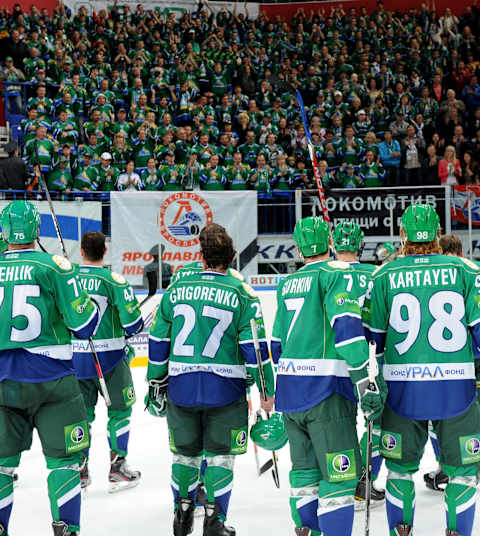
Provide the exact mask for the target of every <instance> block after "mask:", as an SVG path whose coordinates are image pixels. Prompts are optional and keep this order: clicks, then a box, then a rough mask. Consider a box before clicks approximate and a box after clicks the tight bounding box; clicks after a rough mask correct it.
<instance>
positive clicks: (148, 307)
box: [128, 288, 277, 367]
mask: <svg viewBox="0 0 480 536" xmlns="http://www.w3.org/2000/svg"><path fill="white" fill-rule="evenodd" d="M256 292H257V294H258V296H259V297H260V301H261V303H262V311H263V318H264V321H265V330H266V332H267V337H270V335H271V333H272V326H273V319H274V318H275V312H276V310H277V301H276V298H275V294H276V291H275V290H274V289H273V288H272V289H256ZM162 295H163V293H160V292H159V293H157V294H156V296H154V297H153V298H151V299H150V300H149V301H148V302H147V303H146V304H145V305H144V306H142V314H143V318H144V320H145V324H146V325H147V326H149V325H150V324H151V318H152V314H153V313H154V312H155V311H156V308H157V306H158V304H159V303H160V300H161V299H162ZM144 298H145V293H137V299H138V301H139V302H141V301H142V299H144ZM128 342H129V343H130V344H131V345H132V346H133V348H134V349H135V358H134V360H133V361H132V363H131V366H132V367H145V366H146V365H147V361H148V329H145V330H144V331H142V332H141V333H139V334H138V335H135V336H134V337H132V338H131V339H129V341H128Z"/></svg>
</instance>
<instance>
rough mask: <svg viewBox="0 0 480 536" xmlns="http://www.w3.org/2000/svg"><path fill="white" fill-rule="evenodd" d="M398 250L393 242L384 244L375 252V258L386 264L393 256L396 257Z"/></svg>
mask: <svg viewBox="0 0 480 536" xmlns="http://www.w3.org/2000/svg"><path fill="white" fill-rule="evenodd" d="M396 251H397V248H396V247H395V244H394V243H393V242H384V243H383V244H380V245H379V246H378V248H377V249H376V251H375V256H376V257H377V259H378V260H379V261H380V262H384V261H385V260H387V259H389V258H390V257H391V256H392V255H395V253H396Z"/></svg>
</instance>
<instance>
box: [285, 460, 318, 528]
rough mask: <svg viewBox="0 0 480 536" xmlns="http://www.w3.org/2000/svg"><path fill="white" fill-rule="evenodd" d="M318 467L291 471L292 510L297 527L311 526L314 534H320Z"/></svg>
mask: <svg viewBox="0 0 480 536" xmlns="http://www.w3.org/2000/svg"><path fill="white" fill-rule="evenodd" d="M320 479H321V474H320V471H319V470H318V469H304V470H299V471H290V488H291V495H290V511H291V512H292V519H293V522H294V523H295V526H296V527H310V529H311V530H312V536H317V535H318V536H319V535H320V527H319V525H318V515H317V510H318V485H319V483H320Z"/></svg>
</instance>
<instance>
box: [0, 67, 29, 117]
mask: <svg viewBox="0 0 480 536" xmlns="http://www.w3.org/2000/svg"><path fill="white" fill-rule="evenodd" d="M0 79H2V80H5V81H6V82H16V81H19V82H23V81H24V80H25V75H24V74H23V72H22V71H21V70H20V69H17V68H16V67H15V65H14V64H13V58H12V57H11V56H7V57H6V58H5V63H4V65H3V67H2V68H1V70H0ZM6 89H8V91H9V93H16V95H12V96H10V97H9V98H8V109H9V111H10V113H12V102H11V101H12V100H13V101H15V108H16V113H17V114H23V109H24V106H23V101H22V94H21V87H20V86H15V85H8V86H7V87H6Z"/></svg>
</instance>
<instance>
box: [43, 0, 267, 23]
mask: <svg viewBox="0 0 480 536" xmlns="http://www.w3.org/2000/svg"><path fill="white" fill-rule="evenodd" d="M64 4H65V5H66V6H67V7H69V8H70V9H71V10H72V11H73V13H74V14H77V12H78V10H79V9H80V8H81V7H86V8H87V10H88V13H90V14H92V13H93V12H95V13H98V12H99V11H101V10H102V9H104V10H105V11H107V10H108V7H109V6H111V5H112V2H111V1H107V0H65V1H64ZM138 4H139V1H138V0H121V1H120V2H118V5H119V6H128V8H129V11H130V13H132V14H133V13H135V11H136V10H137V6H138ZM198 4H199V3H198V1H197V0H175V2H172V1H171V0H144V1H143V2H141V5H142V6H143V8H144V10H145V11H153V10H155V11H156V12H157V14H158V15H163V16H168V14H169V13H172V12H173V13H175V14H176V16H177V18H178V17H180V16H182V15H183V13H186V12H189V13H192V12H195V11H197V9H198ZM208 5H209V6H210V7H211V8H212V9H213V11H214V12H215V13H218V12H219V11H221V10H222V9H228V10H229V11H231V12H233V9H234V6H233V4H232V2H214V1H213V2H208ZM42 7H43V6H42ZM245 7H246V10H245ZM204 9H207V8H206V7H205V6H204ZM237 13H243V14H244V15H246V14H247V13H248V15H249V17H250V18H252V19H256V18H257V16H258V13H259V4H258V2H247V3H246V4H245V3H240V2H239V3H238V5H237Z"/></svg>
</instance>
